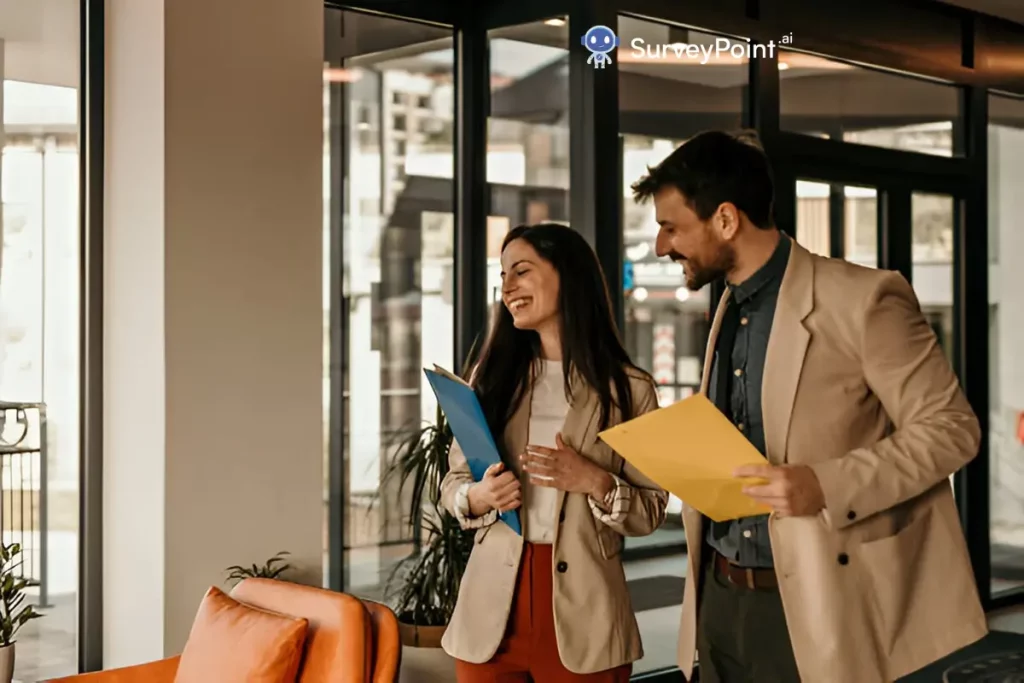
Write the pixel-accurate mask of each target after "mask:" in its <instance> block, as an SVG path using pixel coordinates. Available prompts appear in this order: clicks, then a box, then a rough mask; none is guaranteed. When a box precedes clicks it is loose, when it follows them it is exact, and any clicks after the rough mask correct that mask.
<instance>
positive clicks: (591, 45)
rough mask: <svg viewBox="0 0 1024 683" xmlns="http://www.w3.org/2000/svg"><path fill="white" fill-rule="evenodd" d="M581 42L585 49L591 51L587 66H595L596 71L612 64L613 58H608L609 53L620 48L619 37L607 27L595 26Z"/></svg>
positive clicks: (584, 35)
mask: <svg viewBox="0 0 1024 683" xmlns="http://www.w3.org/2000/svg"><path fill="white" fill-rule="evenodd" d="M581 42H582V43H583V46H584V47H585V48H587V49H588V50H590V56H589V57H587V64H593V65H594V68H595V69H603V68H604V67H605V66H606V65H608V64H611V63H612V58H611V57H609V56H608V53H610V52H612V51H613V50H616V49H617V48H618V47H619V37H618V36H617V35H615V31H613V30H611V29H610V28H608V27H607V26H594V27H593V28H591V29H590V30H589V31H587V32H586V33H585V34H583V39H582V41H581Z"/></svg>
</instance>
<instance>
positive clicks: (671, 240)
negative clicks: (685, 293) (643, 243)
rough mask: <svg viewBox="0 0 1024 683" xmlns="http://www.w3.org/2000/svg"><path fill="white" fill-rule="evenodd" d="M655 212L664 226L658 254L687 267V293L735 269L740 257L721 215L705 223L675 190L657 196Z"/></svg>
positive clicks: (661, 227)
mask: <svg viewBox="0 0 1024 683" xmlns="http://www.w3.org/2000/svg"><path fill="white" fill-rule="evenodd" d="M723 206H725V205H723ZM654 210H655V218H656V220H657V221H658V225H659V226H660V227H659V229H658V238H657V240H656V241H655V243H654V249H655V252H656V253H657V254H658V256H668V257H669V258H671V259H672V260H673V261H675V262H676V263H678V264H679V265H681V266H682V267H683V273H684V276H685V277H686V287H687V289H690V290H691V291H694V292H696V291H697V290H699V289H701V288H702V287H704V285H706V284H708V283H709V282H712V281H713V280H716V279H718V278H720V277H723V276H725V274H726V273H727V272H728V271H729V270H730V269H732V267H733V265H734V264H735V262H736V254H735V252H734V250H733V246H732V244H730V243H729V242H728V241H726V240H725V239H724V238H723V236H722V234H721V230H720V229H719V227H720V226H719V225H718V224H717V223H716V221H717V222H718V223H721V222H722V217H721V216H719V215H718V213H719V212H716V214H715V215H713V216H711V218H710V219H709V220H707V221H702V220H701V219H700V218H699V217H698V216H697V214H696V213H695V212H694V211H693V209H691V208H690V207H689V205H688V204H687V201H686V198H685V197H684V196H683V195H682V193H680V192H679V190H677V189H676V188H674V187H664V188H662V189H661V190H659V191H658V192H657V193H656V194H655V195H654ZM720 211H721V209H720Z"/></svg>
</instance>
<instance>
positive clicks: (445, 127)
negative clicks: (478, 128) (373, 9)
mask: <svg viewBox="0 0 1024 683" xmlns="http://www.w3.org/2000/svg"><path fill="white" fill-rule="evenodd" d="M331 12H340V11H339V10H328V13H331ZM340 14H341V23H342V24H343V25H344V27H345V30H346V34H351V35H353V36H358V37H359V40H358V41H353V42H346V43H345V44H344V45H343V46H342V49H347V52H343V53H342V55H341V58H340V60H339V59H338V57H337V56H336V55H331V56H330V57H329V59H328V63H327V64H326V65H325V72H324V73H325V78H324V87H325V103H326V104H327V107H326V111H328V112H329V111H330V110H331V108H332V107H337V108H339V109H340V116H339V117H338V120H340V122H341V123H340V125H338V124H335V125H332V121H331V117H330V116H325V169H327V172H325V186H324V194H325V197H324V199H325V201H324V204H325V209H326V211H325V226H324V228H325V231H324V234H325V242H326V243H325V250H324V251H325V254H331V252H332V247H340V249H338V250H337V251H340V252H341V255H340V256H341V258H340V259H338V258H337V257H335V258H327V259H325V268H326V272H325V278H324V281H325V283H330V282H331V277H330V276H331V274H332V272H333V270H332V269H336V268H340V269H342V292H343V301H342V302H341V305H340V307H339V308H340V310H339V311H338V312H337V313H336V315H339V317H340V320H339V324H338V327H337V328H336V329H335V330H334V333H335V334H343V335H345V336H344V346H343V348H344V349H345V354H344V357H343V358H342V376H343V380H342V381H343V384H344V405H343V408H342V415H343V419H342V422H343V432H344V433H343V436H342V442H343V449H344V450H343V458H344V477H343V479H344V484H345V490H344V497H345V501H344V513H343V514H344V520H345V529H344V538H343V542H344V549H345V563H346V566H345V578H346V582H345V586H344V588H345V590H347V591H349V592H353V593H355V594H358V595H360V596H367V597H376V598H381V597H382V588H383V587H384V584H385V583H386V581H387V578H388V572H389V571H390V569H391V567H393V566H394V563H395V562H396V561H397V560H400V559H402V558H403V557H405V556H407V555H408V554H409V552H410V549H411V548H412V547H413V546H412V544H413V542H414V541H415V539H414V538H412V536H413V534H412V532H411V530H410V529H409V525H408V519H409V514H408V510H407V509H406V508H407V505H406V504H403V500H404V499H405V498H406V497H407V496H406V495H405V494H404V493H403V494H402V495H399V491H398V490H397V488H398V486H397V482H395V483H394V484H393V485H392V484H391V483H388V484H387V485H386V486H382V482H381V477H382V473H383V472H384V471H385V470H386V468H387V465H388V463H389V462H390V458H391V456H392V454H393V452H394V447H395V444H396V443H397V442H398V438H399V437H401V436H403V435H406V434H408V433H409V432H408V430H410V429H414V428H417V427H419V426H420V425H422V424H423V423H424V422H425V421H430V422H433V420H434V417H435V410H436V403H435V400H434V396H433V393H432V392H431V391H430V389H429V386H428V385H427V384H426V382H425V379H424V376H423V371H422V368H423V367H424V366H429V365H432V364H434V363H437V364H439V365H442V366H444V367H451V365H452V361H453V358H454V349H453V341H452V334H451V330H452V328H453V313H452V310H453V292H452V254H453V243H454V227H453V226H454V222H453V217H452V182H451V178H452V168H453V137H452V131H453V111H454V99H453V98H454V79H453V50H452V37H451V32H450V31H448V30H444V29H440V28H436V27H433V26H425V25H420V24H415V23H412V22H406V21H401V20H397V19H391V18H385V17H379V16H372V15H365V14H360V13H357V12H348V11H344V12H340ZM335 20H336V18H335ZM356 45H357V46H358V47H357V48H355V47H354V46H356ZM332 59H333V61H332ZM339 62H340V63H339ZM424 105H426V106H424ZM349 122H356V123H355V125H351V124H350V123H349ZM338 136H340V139H339V137H338ZM333 150H340V151H339V152H338V153H339V154H340V158H339V159H333V158H332V157H331V155H332V151H333ZM339 167H340V170H337V171H335V172H334V174H335V176H337V175H340V176H341V177H340V178H339V177H335V181H334V182H332V180H331V178H332V172H330V169H332V168H339ZM343 188H344V191H343ZM332 206H336V207H337V209H335V210H333V211H332V210H331V208H330V207H332ZM336 239H338V240H340V242H341V243H340V244H337V245H336V244H334V240H336ZM337 251H335V253H336V254H337ZM339 261H340V262H339ZM330 306H331V297H330V292H329V291H326V292H325V312H324V319H325V321H328V322H329V321H330V318H331V315H330V314H331V311H330ZM428 321H429V327H430V328H431V329H437V330H443V331H444V334H435V333H429V334H427V333H425V332H426V330H425V326H426V325H427V324H428ZM330 334H331V330H330V326H329V325H328V330H327V331H326V333H325V343H327V344H329V343H330ZM329 348H330V347H329V346H328V347H327V349H329ZM325 355H326V356H327V357H328V358H329V357H330V356H329V350H326V353H325ZM330 370H331V367H330V363H325V368H324V373H325V374H324V382H325V387H326V388H327V396H328V397H330V396H331V393H330V391H329V388H330ZM326 403H328V405H327V406H326V409H327V410H328V411H329V408H330V406H329V401H327V402H326ZM328 415H329V413H328ZM325 417H326V416H325ZM326 457H328V456H327V455H325V458H326ZM378 495H379V498H377V496H378ZM330 542H338V539H331V541H330Z"/></svg>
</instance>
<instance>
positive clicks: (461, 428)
mask: <svg viewBox="0 0 1024 683" xmlns="http://www.w3.org/2000/svg"><path fill="white" fill-rule="evenodd" d="M434 367H435V368H437V366H434ZM423 372H424V373H425V374H426V376H427V381H428V382H430V388H431V389H433V390H434V395H435V396H437V402H438V404H440V406H441V410H443V411H444V416H445V417H446V418H447V419H448V424H449V425H450V426H451V428H452V435H453V436H454V437H455V440H456V441H458V442H459V447H460V448H462V452H463V454H464V455H465V456H466V462H467V463H469V471H470V473H472V475H473V479H474V480H475V481H480V480H481V479H483V478H484V473H485V472H486V471H487V468H488V467H490V466H491V465H493V464H494V463H497V462H501V453H500V452H499V451H498V445H497V444H496V443H495V441H494V435H492V434H491V428H490V427H489V426H488V425H487V419H486V418H485V417H484V410H483V408H482V407H481V406H480V401H479V399H477V397H476V392H475V391H473V389H472V387H470V386H469V384H467V383H466V382H465V381H463V380H461V379H459V378H457V377H455V376H454V375H452V374H450V373H448V372H446V371H444V370H442V369H441V368H437V369H436V370H428V369H427V368H424V369H423ZM499 518H500V519H501V521H503V522H505V524H507V525H508V526H509V527H511V528H512V530H513V531H515V532H516V533H517V534H519V535H520V536H522V535H523V530H522V527H521V526H520V524H519V511H518V510H507V511H505V512H502V513H501V515H499Z"/></svg>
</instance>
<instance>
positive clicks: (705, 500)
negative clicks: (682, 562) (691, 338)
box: [598, 394, 771, 522]
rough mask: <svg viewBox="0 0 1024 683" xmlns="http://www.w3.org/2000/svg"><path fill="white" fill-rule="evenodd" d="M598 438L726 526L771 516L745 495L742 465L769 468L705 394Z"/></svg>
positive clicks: (648, 474)
mask: <svg viewBox="0 0 1024 683" xmlns="http://www.w3.org/2000/svg"><path fill="white" fill-rule="evenodd" d="M598 436H600V437H601V439H602V440H604V442H605V443H607V444H608V445H609V446H611V447H612V448H613V449H614V450H615V451H616V452H617V453H618V454H619V455H621V456H622V457H623V458H625V459H626V460H627V461H628V462H629V463H630V464H631V465H633V466H634V467H636V468H637V469H638V470H640V471H641V472H643V473H644V474H645V475H646V476H647V477H649V478H650V479H652V480H654V481H655V482H656V483H657V484H658V485H659V486H661V487H662V488H663V489H665V490H666V491H669V492H671V493H673V494H675V495H676V496H677V497H679V498H680V499H682V501H683V502H685V503H686V504H687V505H689V506H690V507H692V508H694V509H696V510H699V511H700V512H701V513H703V514H704V515H705V516H707V517H709V518H711V519H713V520H715V521H716V522H722V521H725V520H728V519H739V518H740V517H753V516H755V515H764V514H768V513H769V512H771V508H769V507H767V506H764V505H762V504H760V503H756V502H754V500H753V499H751V498H750V497H748V496H747V495H745V494H744V493H743V491H742V489H743V487H744V486H746V485H748V484H751V483H760V482H759V481H758V480H755V479H744V480H740V479H736V478H734V477H733V475H732V473H733V471H734V470H735V469H736V468H737V467H740V466H741V465H768V464H769V462H768V461H767V460H766V459H765V458H764V456H762V455H761V453H760V452H759V451H758V450H757V449H756V448H755V447H754V445H753V444H752V443H750V441H748V440H747V438H746V437H745V436H743V434H741V433H740V431H739V430H738V429H736V427H735V426H734V425H733V424H732V423H731V422H730V421H729V419H728V418H726V417H725V415H723V414H722V412H721V411H720V410H718V408H716V407H715V406H714V404H713V403H711V402H710V401H709V400H708V399H707V398H706V397H705V396H704V395H703V394H694V395H693V396H690V397H689V398H685V399H683V400H682V401H679V402H678V403H674V404H672V405H670V406H666V407H665V408H659V409H658V410H655V411H652V412H650V413H646V414H644V415H641V416H640V417H637V418H634V419H632V420H630V421H629V422H624V423H622V424H620V425H618V426H615V427H612V428H611V429H607V430H605V431H603V432H601V433H600V434H598Z"/></svg>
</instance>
